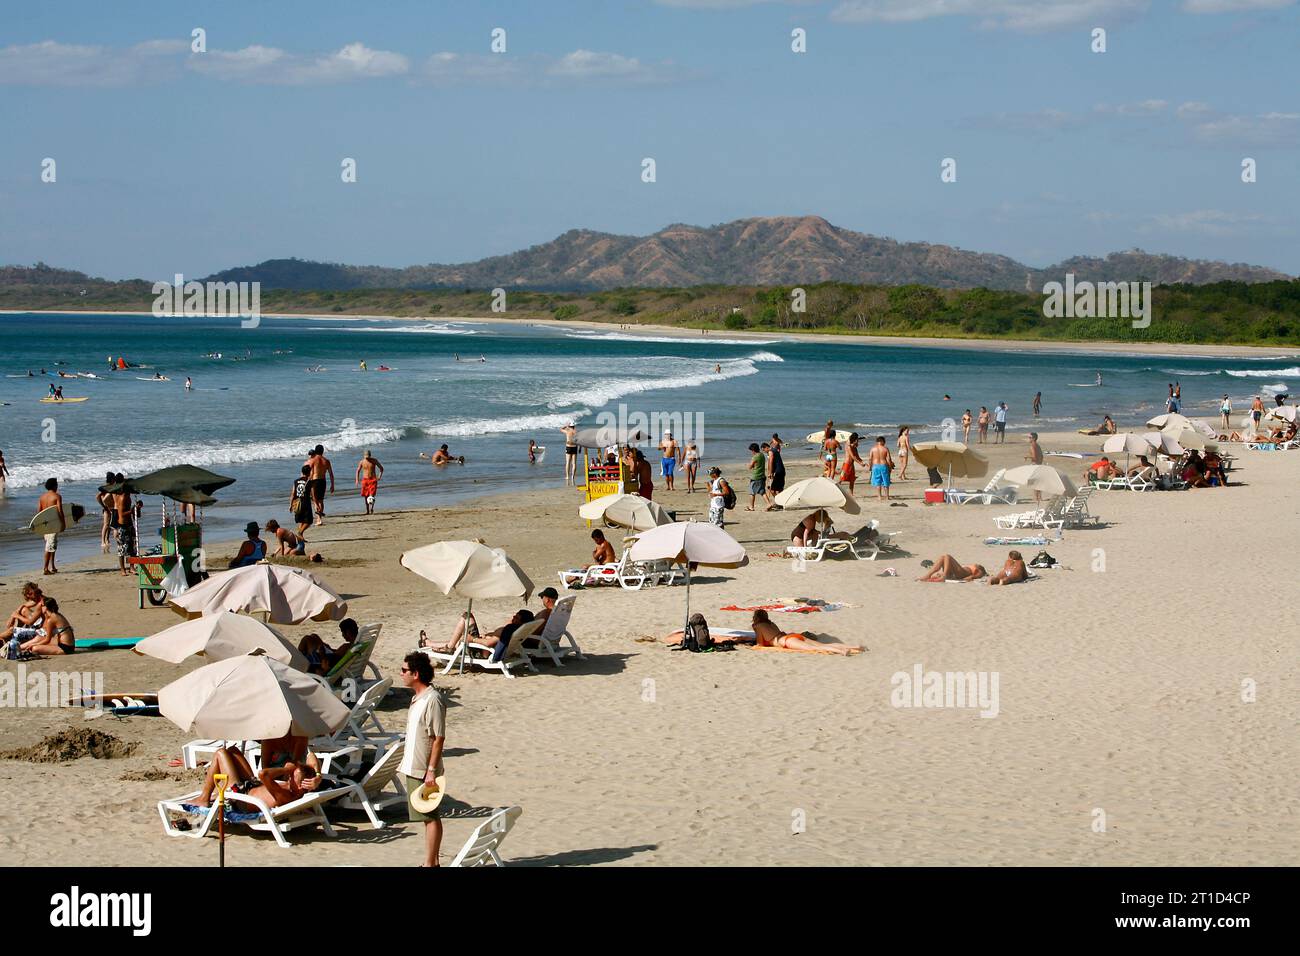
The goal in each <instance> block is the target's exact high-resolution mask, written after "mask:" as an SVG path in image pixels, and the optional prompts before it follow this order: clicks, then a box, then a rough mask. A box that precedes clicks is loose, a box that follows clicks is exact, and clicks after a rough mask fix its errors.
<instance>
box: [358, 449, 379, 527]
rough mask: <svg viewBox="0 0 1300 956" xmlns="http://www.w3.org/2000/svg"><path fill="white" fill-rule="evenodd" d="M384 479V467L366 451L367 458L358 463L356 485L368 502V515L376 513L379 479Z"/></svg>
mask: <svg viewBox="0 0 1300 956" xmlns="http://www.w3.org/2000/svg"><path fill="white" fill-rule="evenodd" d="M382 477H384V466H383V465H381V464H380V463H379V459H378V458H375V457H374V456H373V455H371V454H370V449H369V448H367V449H366V454H365V456H364V457H363V458H362V459H361V461H359V462H357V474H356V478H355V480H354V484H359V485H361V497H362V498H364V499H365V500H366V514H368V515H372V514H374V513H375V495H377V494H378V493H379V479H380V478H382Z"/></svg>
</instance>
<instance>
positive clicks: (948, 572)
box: [917, 554, 988, 584]
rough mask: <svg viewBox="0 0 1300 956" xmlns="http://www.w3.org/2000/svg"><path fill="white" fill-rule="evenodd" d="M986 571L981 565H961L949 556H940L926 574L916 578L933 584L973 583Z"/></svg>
mask: <svg viewBox="0 0 1300 956" xmlns="http://www.w3.org/2000/svg"><path fill="white" fill-rule="evenodd" d="M986 574H988V572H987V571H985V570H984V565H982V564H962V563H961V562H960V561H958V560H957V559H956V558H954V557H953V556H952V555H951V554H941V555H939V557H938V559H936V560H935V562H934V565H933V566H932V567H931V568H930V570H929V571H928V572H926V573H925V574H923V575H922V576H921V577H919V578H917V580H918V581H928V582H930V583H931V584H935V583H937V582H939V581H974V580H975V579H977V578H982V577H984V576H985V575H986Z"/></svg>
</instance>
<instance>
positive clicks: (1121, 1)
mask: <svg viewBox="0 0 1300 956" xmlns="http://www.w3.org/2000/svg"><path fill="white" fill-rule="evenodd" d="M1148 2H1149V0H843V2H841V3H840V4H839V5H838V6H836V7H835V9H833V10H832V11H831V19H832V20H836V21H838V22H840V23H909V22H915V21H918V20H930V19H934V18H935V17H948V16H959V17H972V18H976V19H977V20H978V22H979V25H980V26H982V27H988V28H992V29H1007V30H1019V31H1023V32H1036V31H1041V30H1057V29H1063V28H1066V27H1077V26H1085V25H1086V26H1101V25H1105V22H1113V21H1114V20H1116V19H1119V18H1121V17H1127V16H1131V15H1135V14H1140V13H1143V12H1145V11H1146V9H1147V6H1148Z"/></svg>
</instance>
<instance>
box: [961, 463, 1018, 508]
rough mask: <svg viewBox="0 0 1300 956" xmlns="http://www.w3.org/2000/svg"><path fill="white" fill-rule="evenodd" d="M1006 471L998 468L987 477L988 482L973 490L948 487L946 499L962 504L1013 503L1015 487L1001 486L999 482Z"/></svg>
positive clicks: (1014, 501)
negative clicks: (990, 476) (991, 475)
mask: <svg viewBox="0 0 1300 956" xmlns="http://www.w3.org/2000/svg"><path fill="white" fill-rule="evenodd" d="M1006 473H1007V470H1006V469H1005V468H1001V469H999V470H998V471H997V472H995V473H994V475H993V477H992V478H990V479H989V481H988V484H986V485H985V486H984V487H983V488H980V489H978V490H975V491H958V490H957V489H950V490H949V491H948V501H949V502H950V503H953V504H962V505H970V504H976V505H991V504H993V502H995V501H996V502H997V503H998V504H1002V505H1012V504H1015V503H1016V493H1017V492H1016V489H1015V488H1010V487H1008V488H1003V487H1001V486H1000V484H999V483H1000V482H1001V481H1002V476H1003V475H1005V474H1006Z"/></svg>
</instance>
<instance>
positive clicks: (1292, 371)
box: [1224, 366, 1300, 378]
mask: <svg viewBox="0 0 1300 956" xmlns="http://www.w3.org/2000/svg"><path fill="white" fill-rule="evenodd" d="M1224 371H1225V372H1226V373H1227V374H1229V375H1231V376H1233V377H1234V378H1300V368H1296V367H1294V366H1293V367H1292V368H1264V369H1237V368H1225V369H1224Z"/></svg>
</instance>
